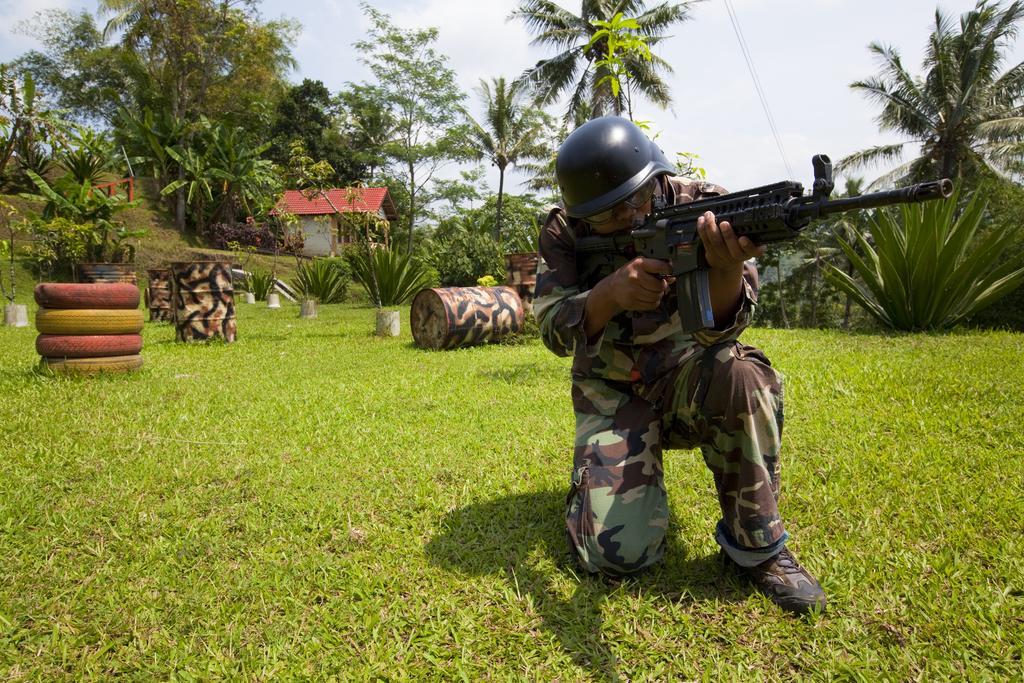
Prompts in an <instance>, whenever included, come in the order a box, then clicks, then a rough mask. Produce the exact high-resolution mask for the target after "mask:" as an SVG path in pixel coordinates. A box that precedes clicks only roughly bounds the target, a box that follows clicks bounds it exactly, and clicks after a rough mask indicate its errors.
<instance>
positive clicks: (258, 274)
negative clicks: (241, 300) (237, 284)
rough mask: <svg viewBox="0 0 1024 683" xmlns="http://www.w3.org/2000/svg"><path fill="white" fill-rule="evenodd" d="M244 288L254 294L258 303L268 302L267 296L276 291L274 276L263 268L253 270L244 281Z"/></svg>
mask: <svg viewBox="0 0 1024 683" xmlns="http://www.w3.org/2000/svg"><path fill="white" fill-rule="evenodd" d="M242 288H243V289H245V290H246V291H247V292H252V295H253V296H254V297H256V300H257V301H266V300H267V295H268V294H270V292H271V290H273V289H274V274H273V273H272V272H271V271H269V270H263V269H262V268H253V269H252V270H250V271H249V272H248V273H247V274H246V276H245V280H243V281H242Z"/></svg>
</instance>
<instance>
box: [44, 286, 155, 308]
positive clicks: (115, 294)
mask: <svg viewBox="0 0 1024 683" xmlns="http://www.w3.org/2000/svg"><path fill="white" fill-rule="evenodd" d="M35 295H36V303H37V304H39V305H40V306H42V307H43V308H59V309H69V308H70V309H81V308H92V309H103V310H125V309H133V308H138V307H139V288H138V287H136V286H135V285H131V284H128V283H126V282H102V283H94V284H72V283H67V282H43V283H40V284H38V285H36V291H35Z"/></svg>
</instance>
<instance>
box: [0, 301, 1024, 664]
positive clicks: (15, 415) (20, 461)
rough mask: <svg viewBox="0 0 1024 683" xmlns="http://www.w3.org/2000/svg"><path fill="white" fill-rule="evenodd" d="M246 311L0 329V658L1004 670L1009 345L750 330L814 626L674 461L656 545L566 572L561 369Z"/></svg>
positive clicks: (1013, 457)
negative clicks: (786, 602)
mask: <svg viewBox="0 0 1024 683" xmlns="http://www.w3.org/2000/svg"><path fill="white" fill-rule="evenodd" d="M238 315H239V319H238V325H239V341H238V342H237V343H235V344H232V345H225V344H210V345H195V344H190V345H185V344H179V343H175V342H174V341H173V333H172V330H171V328H170V327H169V326H167V325H156V324H147V326H146V329H145V332H144V335H145V344H146V346H145V349H144V351H143V355H144V356H145V358H146V367H145V368H144V369H143V370H142V371H141V372H140V373H138V374H135V375H132V376H122V377H104V378H96V379H92V380H68V379H59V378H46V377H42V376H39V375H36V374H35V373H33V371H32V368H33V365H34V362H35V357H34V353H33V349H32V339H33V337H34V334H33V332H32V331H31V330H15V329H9V328H0V395H2V396H3V397H4V400H3V401H2V402H0V439H2V444H3V453H4V455H3V457H2V458H0V556H2V557H3V558H4V561H3V562H0V678H5V677H6V678H11V679H16V680H22V679H32V680H35V679H40V680H53V679H81V678H86V679H94V678H95V679H105V678H111V677H117V676H126V677H131V678H138V679H154V678H155V679H167V678H185V679H192V678H199V679H210V678H227V679H269V680H294V679H327V678H330V677H331V676H335V677H337V678H340V679H344V680H372V679H377V678H386V679H392V680H406V679H409V680H484V679H499V680H507V679H516V680H556V679H559V680H571V681H577V680H615V679H622V680H698V679H705V680H786V679H794V678H810V679H817V680H965V679H967V680H1018V679H1019V678H1020V675H1021V671H1022V656H1024V565H1022V563H1021V561H1020V558H1021V556H1022V554H1024V544H1022V536H1021V519H1024V500H1022V498H1021V496H1020V491H1021V489H1020V484H1021V481H1024V459H1022V458H1021V453H1024V435H1022V431H1021V428H1020V425H1021V424H1024V366H1022V365H1021V364H1020V363H1016V362H1010V363H1000V362H993V359H1001V358H1008V359H1017V358H1021V357H1022V356H1024V336H1021V335H1019V334H1009V333H998V334H997V333H970V334H960V335H948V336H931V335H899V336H876V335H846V334H841V333H837V332H818V331H777V330H775V331H773V330H751V331H750V332H749V333H748V334H747V335H745V341H747V342H748V343H752V344H757V345H759V346H761V347H763V348H764V349H765V350H766V352H767V353H768V355H769V356H770V357H771V358H772V361H773V363H774V364H775V366H776V367H777V368H779V369H780V370H781V372H783V373H784V374H785V376H786V433H785V447H784V453H783V470H782V472H783V479H782V481H783V485H782V490H783V499H782V513H783V517H784V518H785V520H786V524H787V529H788V530H789V531H790V533H791V534H792V538H793V540H792V548H793V549H794V550H795V552H796V553H797V555H798V556H799V557H800V558H801V559H802V560H803V561H804V563H805V564H806V565H807V566H808V567H809V568H810V569H811V570H812V571H814V572H815V573H816V574H817V576H818V577H819V578H820V579H821V580H822V583H823V584H824V587H825V589H826V591H827V592H828V596H829V612H828V613H827V614H826V615H824V616H822V617H820V618H815V619H807V620H804V619H797V618H792V617H789V616H786V615H784V614H782V613H781V612H780V611H779V610H778V609H777V608H776V607H775V606H774V605H772V604H771V603H770V602H768V601H767V600H766V599H764V598H763V597H761V596H760V595H758V594H756V593H754V592H753V591H752V590H751V589H750V588H749V587H748V586H746V585H744V584H742V583H739V582H737V581H736V579H735V578H732V577H730V576H727V575H724V574H723V573H722V572H721V571H720V568H719V566H718V564H717V562H716V559H715V553H716V546H715V544H714V542H713V540H712V531H713V525H714V522H715V520H716V519H717V514H718V513H717V502H716V500H715V496H714V489H713V485H712V478H711V475H710V473H709V472H708V471H707V469H706V468H705V467H704V466H703V463H702V461H701V457H700V454H699V453H698V452H694V451H670V452H669V453H668V454H667V455H666V473H667V481H666V483H667V487H668V491H669V496H670V500H671V503H672V506H673V514H672V519H671V523H670V528H669V544H670V545H669V553H668V556H667V558H666V561H665V563H664V564H663V565H661V566H659V567H658V568H656V569H655V570H653V571H651V572H649V573H647V574H645V575H643V576H642V577H640V578H639V579H637V580H635V581H628V582H625V583H622V584H609V583H605V582H604V581H601V580H598V579H592V578H587V577H585V576H581V575H580V574H579V572H578V571H577V570H576V568H575V566H574V565H573V564H572V563H571V562H570V561H569V557H568V554H567V552H566V549H565V540H564V531H563V527H562V521H561V516H562V512H563V504H564V502H563V501H564V497H565V491H566V486H567V483H568V477H569V468H570V462H571V443H572V433H573V417H572V412H571V406H570V397H569V374H568V373H569V366H568V360H567V359H563V358H556V357H555V356H553V355H552V354H550V353H549V352H547V350H546V349H544V348H543V347H542V346H540V345H539V344H537V343H531V344H528V345H525V346H518V347H508V346H488V347H478V348H472V349H463V350H457V351H449V352H425V351H421V350H419V349H416V348H414V347H413V346H412V345H411V339H410V336H409V332H408V322H409V320H408V310H407V309H406V310H405V311H403V329H404V334H403V336H402V337H401V338H398V339H378V338H375V337H373V336H372V335H371V332H372V329H373V311H372V309H367V308H358V307H352V306H324V307H322V313H321V317H320V318H319V319H316V320H300V319H299V318H298V317H297V307H295V306H285V307H284V308H282V309H281V310H279V311H272V310H268V309H267V308H265V307H264V306H245V305H242V306H240V307H239V314H238Z"/></svg>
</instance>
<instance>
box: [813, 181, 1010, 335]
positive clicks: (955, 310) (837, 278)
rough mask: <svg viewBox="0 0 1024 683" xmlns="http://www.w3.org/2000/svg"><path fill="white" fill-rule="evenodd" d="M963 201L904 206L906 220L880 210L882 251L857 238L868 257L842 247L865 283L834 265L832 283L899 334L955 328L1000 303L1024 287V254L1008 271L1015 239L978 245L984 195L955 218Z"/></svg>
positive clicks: (875, 228) (877, 239)
mask: <svg viewBox="0 0 1024 683" xmlns="http://www.w3.org/2000/svg"><path fill="white" fill-rule="evenodd" d="M956 199H957V198H956V196H953V197H952V198H950V199H948V200H946V201H944V202H928V203H927V204H925V205H924V206H922V205H907V206H902V207H900V209H901V211H900V215H901V218H902V221H897V220H896V218H894V216H893V214H891V213H889V212H886V211H877V212H876V213H875V215H874V216H873V218H872V221H871V227H870V235H871V238H872V241H873V242H874V245H873V246H872V244H871V243H870V242H869V241H868V237H867V236H866V235H865V234H864V233H862V232H860V231H857V233H856V234H857V244H858V245H859V246H860V248H861V251H862V252H863V254H864V255H863V256H861V255H860V254H858V253H857V251H856V250H855V248H854V245H851V244H849V243H847V242H846V241H844V240H839V244H840V246H841V247H842V249H843V251H844V252H846V255H847V256H848V257H849V259H850V262H851V263H852V264H853V266H854V268H855V269H856V270H857V273H858V274H859V275H860V277H861V278H862V280H863V281H864V283H865V284H864V285H861V284H860V283H858V282H856V281H855V280H854V279H853V278H851V277H850V276H849V275H847V274H846V273H844V272H843V271H841V270H839V269H838V268H835V267H834V266H833V267H831V268H830V270H829V272H828V276H829V277H830V278H831V279H832V280H833V282H834V283H835V284H836V286H837V287H839V288H840V289H842V290H843V291H844V292H846V293H848V294H849V295H850V296H851V297H852V298H853V300H854V301H856V302H857V303H858V304H859V305H860V306H862V307H863V308H864V309H865V310H866V311H867V312H868V313H870V314H871V315H872V316H874V317H875V318H876V319H878V320H879V321H880V322H881V323H882V324H883V325H886V326H888V327H892V328H895V329H899V330H935V329H947V328H950V327H952V326H954V325H956V324H958V323H960V322H962V321H963V320H964V319H966V318H967V317H969V316H971V315H973V314H974V313H976V312H978V311H980V310H981V309H983V308H985V307H986V306H988V305H990V304H992V303H994V302H995V301H996V300H998V299H999V298H1000V297H1002V296H1005V295H1006V294H1008V293H1009V292H1011V291H1012V290H1013V289H1015V288H1016V287H1017V286H1019V285H1020V284H1021V283H1022V282H1024V254H1019V255H1018V256H1017V258H1013V259H1009V260H1006V261H1004V262H1003V263H1001V264H1000V263H999V260H1000V258H1001V256H1002V254H1003V250H1004V244H1005V242H1006V240H1007V235H1005V234H1002V233H999V232H991V233H989V234H988V235H986V236H984V237H981V238H979V239H975V237H976V235H977V232H978V225H979V224H980V223H981V219H982V216H983V214H984V210H985V203H984V199H983V196H982V195H981V194H975V195H974V196H973V197H972V198H971V200H970V202H968V203H967V206H966V207H965V208H964V210H963V212H962V213H961V214H960V216H959V217H957V218H954V212H955V211H956V206H957V203H956ZM901 223H902V224H901Z"/></svg>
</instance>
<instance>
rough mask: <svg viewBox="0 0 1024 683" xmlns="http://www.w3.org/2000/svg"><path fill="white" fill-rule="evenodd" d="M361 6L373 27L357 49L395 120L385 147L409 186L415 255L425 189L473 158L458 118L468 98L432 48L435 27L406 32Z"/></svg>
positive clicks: (409, 244)
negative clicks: (440, 172) (450, 167)
mask: <svg viewBox="0 0 1024 683" xmlns="http://www.w3.org/2000/svg"><path fill="white" fill-rule="evenodd" d="M361 7H362V9H363V12H364V13H365V14H366V16H367V18H368V19H369V20H370V28H369V29H368V30H367V39H366V40H361V41H358V42H357V43H356V44H355V47H356V49H357V50H359V52H360V54H361V57H360V61H362V62H363V63H364V64H366V65H367V66H368V67H369V68H370V71H371V72H372V73H373V76H374V79H375V81H376V84H377V85H378V87H379V88H380V89H381V90H382V91H384V92H385V93H386V96H387V102H388V110H389V113H390V116H391V117H392V119H393V120H394V124H395V125H394V136H393V138H392V139H391V141H390V142H389V143H388V144H387V145H386V148H385V149H386V150H387V153H388V156H389V158H390V159H391V160H392V162H393V163H394V171H395V174H396V175H397V176H399V177H400V178H401V179H402V181H403V182H404V184H405V186H406V187H407V188H408V197H409V211H408V222H407V224H406V227H407V228H408V234H407V246H406V251H407V253H409V254H412V251H413V234H414V232H415V228H416V219H417V217H418V216H419V215H420V214H422V213H423V212H424V209H425V207H426V205H427V203H428V202H427V201H425V199H426V198H425V197H423V194H424V191H425V188H426V187H427V186H428V183H429V182H430V180H431V178H432V177H433V176H434V173H435V172H436V171H437V169H438V168H440V167H441V166H442V165H443V164H445V163H447V162H449V161H453V160H456V159H462V158H466V157H467V156H468V150H467V148H466V146H465V143H464V142H463V140H464V138H465V130H464V129H462V128H461V127H460V125H459V124H460V123H461V121H460V119H459V114H458V112H459V107H460V105H461V103H462V100H463V99H464V98H465V95H464V94H463V93H462V92H461V91H460V90H459V87H458V85H457V83H456V80H455V72H454V71H452V69H451V68H449V66H448V59H447V57H445V56H444V55H442V54H440V53H439V52H437V50H435V49H434V47H433V44H434V42H435V41H436V40H437V29H436V28H426V29H411V30H405V29H402V28H399V27H397V26H395V25H394V24H392V23H391V18H390V17H389V16H388V15H387V14H385V13H383V12H381V11H379V10H377V9H374V8H373V7H371V6H370V5H368V4H366V3H363V4H362V5H361Z"/></svg>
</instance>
